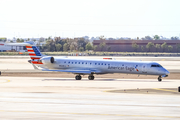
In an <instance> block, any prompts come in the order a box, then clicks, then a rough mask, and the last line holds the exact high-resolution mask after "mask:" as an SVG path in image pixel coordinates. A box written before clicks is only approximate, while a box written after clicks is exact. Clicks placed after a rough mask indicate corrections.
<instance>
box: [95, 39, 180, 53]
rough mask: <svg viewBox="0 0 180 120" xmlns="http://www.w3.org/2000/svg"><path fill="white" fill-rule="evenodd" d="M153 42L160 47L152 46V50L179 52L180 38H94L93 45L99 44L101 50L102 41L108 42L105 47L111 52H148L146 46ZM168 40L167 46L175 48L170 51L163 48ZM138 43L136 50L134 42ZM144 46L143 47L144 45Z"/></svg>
mask: <svg viewBox="0 0 180 120" xmlns="http://www.w3.org/2000/svg"><path fill="white" fill-rule="evenodd" d="M149 42H152V43H154V45H156V44H160V48H159V49H156V47H152V48H151V49H150V52H163V51H164V52H178V50H177V44H179V45H180V40H94V41H93V46H95V45H97V49H96V50H97V51H101V49H102V48H100V44H101V43H106V47H104V49H103V50H104V51H111V52H135V51H137V52H147V51H149V50H148V49H147V48H146V45H147V44H148V43H149ZM164 42H166V43H167V46H169V45H171V46H172V47H173V48H172V50H171V51H169V50H168V49H164V50H163V49H162V48H161V45H162V44H163V43H164ZM133 43H136V44H137V45H139V47H138V48H137V50H135V49H134V48H133V47H132V44H133ZM142 46H143V47H142ZM108 47H110V48H109V50H107V48H108Z"/></svg>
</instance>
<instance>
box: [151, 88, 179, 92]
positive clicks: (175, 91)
mask: <svg viewBox="0 0 180 120" xmlns="http://www.w3.org/2000/svg"><path fill="white" fill-rule="evenodd" d="M152 89H154V90H160V91H168V92H177V91H175V90H167V89H161V88H152Z"/></svg>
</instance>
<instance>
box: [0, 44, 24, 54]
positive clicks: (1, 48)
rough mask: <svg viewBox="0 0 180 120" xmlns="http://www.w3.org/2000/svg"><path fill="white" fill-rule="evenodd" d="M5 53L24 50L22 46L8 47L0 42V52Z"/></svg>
mask: <svg viewBox="0 0 180 120" xmlns="http://www.w3.org/2000/svg"><path fill="white" fill-rule="evenodd" d="M6 51H9V52H12V51H17V52H25V51H26V48H25V47H23V46H9V45H6V43H3V42H0V52H6Z"/></svg>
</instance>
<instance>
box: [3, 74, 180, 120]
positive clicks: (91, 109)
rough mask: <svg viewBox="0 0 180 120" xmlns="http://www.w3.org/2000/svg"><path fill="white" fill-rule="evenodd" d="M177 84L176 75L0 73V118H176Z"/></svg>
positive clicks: (178, 109)
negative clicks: (85, 76)
mask: <svg viewBox="0 0 180 120" xmlns="http://www.w3.org/2000/svg"><path fill="white" fill-rule="evenodd" d="M178 85H180V80H166V81H162V82H157V80H154V79H146V80H144V79H110V78H107V79H102V78H96V79H95V80H94V81H89V80H87V79H83V80H81V81H75V80H74V78H47V77H0V118H1V120H25V119H26V120H36V119H38V120H57V119H62V120H81V119H87V120H88V119H105V120H112V119H115V120H116V119H117V120H120V119H130V120H137V119H138V120H141V119H146V120H148V119H153V120H154V119H163V120H166V119H171V120H172V119H174V120H176V119H177V120H179V119H180V114H179V113H180V94H179V93H178V91H177V88H178ZM118 91H119V92H118ZM147 91H148V92H147Z"/></svg>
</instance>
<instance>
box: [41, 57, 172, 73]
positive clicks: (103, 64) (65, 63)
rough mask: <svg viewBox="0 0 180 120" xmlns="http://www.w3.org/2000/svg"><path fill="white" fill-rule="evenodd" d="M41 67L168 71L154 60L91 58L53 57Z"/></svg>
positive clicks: (129, 71)
mask: <svg viewBox="0 0 180 120" xmlns="http://www.w3.org/2000/svg"><path fill="white" fill-rule="evenodd" d="M41 67H43V68H47V69H52V70H90V71H92V73H93V72H94V74H107V73H127V74H144V75H168V74H169V72H168V71H167V70H166V69H165V68H163V67H162V66H161V65H159V64H158V63H156V62H144V61H118V60H91V59H70V58H55V62H54V63H44V64H43V65H41Z"/></svg>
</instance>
